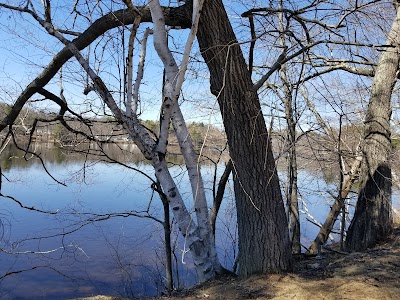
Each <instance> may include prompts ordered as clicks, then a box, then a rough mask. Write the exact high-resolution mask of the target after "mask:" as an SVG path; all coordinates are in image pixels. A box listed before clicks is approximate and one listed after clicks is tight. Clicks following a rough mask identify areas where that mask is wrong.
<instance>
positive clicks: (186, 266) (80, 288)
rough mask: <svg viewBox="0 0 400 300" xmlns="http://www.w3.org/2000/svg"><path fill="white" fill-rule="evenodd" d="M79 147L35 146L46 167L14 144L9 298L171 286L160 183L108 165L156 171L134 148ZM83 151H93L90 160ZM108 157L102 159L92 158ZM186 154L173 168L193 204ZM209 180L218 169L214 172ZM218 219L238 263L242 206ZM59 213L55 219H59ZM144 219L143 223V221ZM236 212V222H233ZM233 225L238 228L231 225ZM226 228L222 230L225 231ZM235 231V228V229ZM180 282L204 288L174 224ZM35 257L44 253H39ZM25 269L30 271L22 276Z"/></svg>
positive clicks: (7, 204)
mask: <svg viewBox="0 0 400 300" xmlns="http://www.w3.org/2000/svg"><path fill="white" fill-rule="evenodd" d="M78 150H79V152H80V153H78V152H76V151H73V152H71V151H68V149H57V148H54V147H48V146H47V145H44V144H38V145H35V151H36V153H40V154H41V157H42V158H43V160H44V161H45V165H46V167H47V169H48V171H49V172H50V173H51V174H52V175H53V176H54V177H55V178H57V179H58V180H60V181H61V182H63V183H65V184H66V186H62V185H59V184H56V183H55V182H54V181H53V180H52V179H51V178H50V177H49V176H48V175H47V174H46V172H45V171H44V169H43V168H42V167H41V163H40V161H39V160H38V159H37V158H35V157H32V156H30V155H29V154H28V155H27V156H26V157H25V158H24V153H23V152H21V151H16V149H15V148H13V147H12V146H10V147H9V148H7V149H5V150H4V151H3V153H2V155H1V158H2V159H1V167H2V172H3V174H4V176H5V178H7V180H3V184H2V193H3V194H4V195H11V196H12V197H14V198H15V199H17V200H18V201H20V202H21V203H22V204H23V205H24V206H25V207H27V208H32V207H34V208H35V209H38V210H41V211H46V212H49V213H40V212H37V211H30V210H28V209H22V208H21V207H20V205H19V204H18V202H16V201H13V199H10V198H5V197H2V198H0V201H1V206H0V207H1V209H0V219H1V220H2V224H1V225H2V226H1V229H2V235H1V240H0V247H1V248H3V249H4V250H5V251H8V252H9V253H6V252H2V253H0V266H1V268H0V277H2V276H5V274H8V273H10V274H11V273H13V272H16V274H13V275H10V276H6V277H3V278H2V279H0V297H1V298H4V299H14V298H18V299H32V298H37V299H65V298H68V297H78V296H87V295H93V294H111V295H116V296H121V295H122V296H143V295H155V294H157V293H158V292H159V291H162V290H163V289H164V284H165V282H164V281H165V280H164V277H165V276H164V273H165V272H164V255H163V253H164V250H163V247H164V244H163V231H162V230H163V228H162V225H161V224H160V223H158V222H156V221H154V220H151V219H149V218H148V217H150V216H151V217H152V218H158V219H160V220H162V210H161V208H162V206H161V202H160V200H159V199H158V197H157V196H156V195H153V192H152V190H151V189H150V185H151V180H150V179H149V178H148V177H146V176H143V175H142V174H140V173H138V172H135V171H134V170H131V169H128V168H125V167H123V166H120V165H117V164H114V163H107V162H105V161H113V160H114V159H117V158H118V160H119V161H121V162H123V163H126V164H128V165H129V166H131V167H134V168H137V169H140V170H141V171H142V172H144V173H146V174H149V175H150V176H152V174H153V170H152V167H151V166H150V165H149V164H148V163H147V161H145V160H144V159H143V157H142V156H141V155H140V154H139V153H138V151H137V149H136V147H134V146H133V147H132V145H114V146H111V145H105V146H102V147H99V146H94V145H84V146H82V147H81V148H80V149H78ZM82 153H84V155H82ZM101 153H102V154H103V156H102V157H101V160H102V161H99V157H98V156H94V155H93V154H101ZM180 159H181V158H180V157H179V156H169V157H168V160H169V161H172V162H173V165H175V166H173V167H172V172H173V174H174V176H175V178H176V180H177V182H179V183H180V186H181V188H182V191H183V193H182V194H183V196H184V197H186V199H187V201H188V204H189V202H190V187H189V184H188V183H187V180H186V178H185V172H184V168H182V167H181V166H180V164H181V163H180V162H181V161H180ZM204 170H205V171H206V176H205V179H206V182H207V181H211V180H212V172H213V169H211V168H210V167H207V166H205V167H204ZM223 209H224V211H225V212H224V211H223V213H222V214H221V216H223V215H224V214H225V217H226V218H225V217H221V220H220V221H219V224H220V228H222V230H220V231H219V233H218V235H219V238H218V239H219V240H220V243H219V247H220V252H221V256H222V258H223V260H224V261H225V262H226V263H227V265H228V267H230V266H232V264H233V260H234V258H233V257H232V253H233V251H232V247H233V248H234V247H235V245H234V244H232V241H231V240H230V239H232V238H233V239H235V236H236V234H235V227H234V226H233V225H232V224H235V219H234V209H233V206H232V202H226V203H225V206H224V208H223ZM51 213H56V214H51ZM134 215H135V216H141V217H140V218H139V217H135V216H134ZM227 216H229V218H228V217H227ZM228 222H231V223H228ZM222 225H223V226H222ZM232 226H233V227H232ZM172 229H173V231H174V234H173V241H174V249H175V261H174V263H175V269H176V270H178V271H179V276H178V275H176V278H175V281H176V283H178V282H179V286H181V287H185V286H189V285H192V284H193V283H195V280H196V279H195V275H194V272H193V269H192V265H191V261H190V257H189V256H188V255H186V256H185V257H182V256H181V254H182V253H181V249H182V245H183V242H184V241H182V239H181V237H180V236H179V235H178V232H177V228H176V227H174V226H173V228H172ZM33 252H35V253H33ZM21 270H25V271H24V272H20V271H21Z"/></svg>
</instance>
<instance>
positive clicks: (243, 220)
mask: <svg viewBox="0 0 400 300" xmlns="http://www.w3.org/2000/svg"><path fill="white" fill-rule="evenodd" d="M197 36H198V42H199V45H200V49H201V53H202V55H203V57H204V59H205V61H206V63H207V65H208V68H209V70H210V75H211V79H210V80H211V91H212V93H213V94H214V95H216V96H217V99H218V102H219V106H220V110H221V114H222V117H223V121H224V125H225V131H226V134H227V138H228V144H229V151H230V155H231V158H232V162H233V166H234V190H235V198H236V207H237V217H238V232H239V260H238V264H239V274H240V275H243V276H247V275H250V274H254V273H266V272H282V271H286V270H290V269H291V266H292V255H291V247H290V240H289V234H288V225H287V220H286V215H285V209H284V205H283V201H282V195H281V190H280V187H279V181H278V175H277V172H276V166H275V161H274V158H273V155H272V150H271V141H270V138H269V135H268V131H267V128H266V125H265V122H264V118H263V114H262V111H261V106H260V101H259V99H258V95H257V93H256V91H255V90H254V88H253V83H252V81H251V78H250V75H249V71H248V69H247V65H246V62H245V60H244V57H243V53H242V51H241V49H240V47H239V45H238V43H237V40H236V37H235V34H234V32H233V30H232V27H231V24H230V22H229V20H228V16H227V14H226V11H225V9H224V6H223V4H222V2H221V1H220V0H207V1H206V3H205V5H204V7H203V12H202V17H201V19H200V24H199V31H198V35H197Z"/></svg>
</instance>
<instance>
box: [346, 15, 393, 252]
mask: <svg viewBox="0 0 400 300" xmlns="http://www.w3.org/2000/svg"><path fill="white" fill-rule="evenodd" d="M387 43H388V44H389V45H392V46H393V47H389V48H386V50H385V51H384V52H383V53H382V55H381V58H380V60H379V63H378V66H377V68H376V72H375V77H374V80H373V85H372V95H371V98H370V101H369V105H368V109H367V114H366V118H365V121H364V125H365V129H364V141H363V160H362V166H361V174H360V190H359V195H358V201H357V206H356V211H355V214H354V218H353V220H352V222H351V224H350V227H349V230H348V233H347V239H346V246H347V249H348V250H350V251H360V250H365V249H367V248H369V247H371V246H373V245H374V244H376V242H377V241H379V240H380V239H382V238H384V237H386V236H387V235H388V234H389V233H390V232H391V230H392V226H393V219H392V200H391V187H392V182H391V168H390V163H389V155H390V153H391V150H392V148H391V140H390V138H391V137H390V135H391V132H390V116H391V113H392V109H391V96H392V92H393V87H394V84H395V82H396V77H397V73H398V71H399V49H400V47H399V44H400V9H399V8H397V16H396V18H395V20H394V22H393V25H392V28H391V30H390V33H389V37H388V41H387Z"/></svg>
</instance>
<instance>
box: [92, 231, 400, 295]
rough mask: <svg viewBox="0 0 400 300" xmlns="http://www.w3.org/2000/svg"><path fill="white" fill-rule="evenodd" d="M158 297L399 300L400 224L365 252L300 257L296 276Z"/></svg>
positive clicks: (224, 281) (225, 282)
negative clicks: (389, 234)
mask: <svg viewBox="0 0 400 300" xmlns="http://www.w3.org/2000/svg"><path fill="white" fill-rule="evenodd" d="M87 299H89V298H87ZM92 299H96V298H92ZM97 299H102V300H103V299H116V298H97ZM157 299H232V300H233V299H235V300H236V299H237V300H239V299H282V300H283V299H299V300H301V299H304V300H306V299H307V300H308V299H354V300H359V299H361V300H366V299H377V300H378V299H379V300H385V299H400V228H397V229H396V230H395V231H394V233H393V235H392V236H391V237H390V239H388V240H387V241H385V242H384V243H381V244H380V245H378V246H377V247H375V248H373V249H370V250H368V251H366V252H357V253H352V254H339V253H335V252H330V251H327V250H325V252H324V253H323V258H322V259H317V258H315V257H314V258H304V257H302V258H299V259H296V262H295V271H294V273H292V274H286V275H270V276H254V277H251V278H248V279H241V280H240V279H237V278H221V279H217V280H214V281H212V282H210V283H207V284H204V285H201V286H197V287H195V288H193V289H190V290H188V291H184V292H181V293H176V295H174V296H172V297H160V298H157Z"/></svg>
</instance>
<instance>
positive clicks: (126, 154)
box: [0, 142, 219, 170]
mask: <svg viewBox="0 0 400 300" xmlns="http://www.w3.org/2000/svg"><path fill="white" fill-rule="evenodd" d="M26 146H27V145H21V144H20V145H19V147H20V148H23V149H26ZM29 151H32V152H34V153H36V154H37V155H39V156H40V157H41V158H42V159H43V161H44V163H45V164H56V165H61V164H66V163H68V164H70V163H84V162H85V161H105V162H115V163H118V162H120V163H124V164H136V165H140V164H144V165H148V164H150V162H149V161H148V160H146V159H145V158H144V157H143V155H142V154H141V153H140V151H139V149H138V148H137V146H136V145H134V144H133V143H82V144H79V145H77V146H74V147H70V146H64V147H61V146H58V145H56V144H54V143H40V142H36V143H31V145H30V147H29ZM203 154H204V155H205V157H204V159H201V160H199V161H200V162H201V164H205V165H208V164H211V163H212V162H213V160H214V159H213V157H215V160H218V158H217V156H218V157H219V153H213V152H212V151H204V153H203ZM167 161H168V162H169V163H171V164H174V165H183V164H184V160H183V157H182V155H181V154H180V153H179V149H177V150H176V151H174V149H172V151H171V152H170V153H168V154H167ZM0 164H1V168H2V169H3V170H10V169H13V168H27V167H30V166H32V165H38V166H40V165H41V162H40V161H39V159H38V158H37V157H34V156H33V155H32V154H29V153H25V152H24V151H22V150H19V149H17V147H16V146H15V145H14V144H12V143H10V144H9V145H7V147H5V148H4V150H3V152H2V153H1V155H0Z"/></svg>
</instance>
